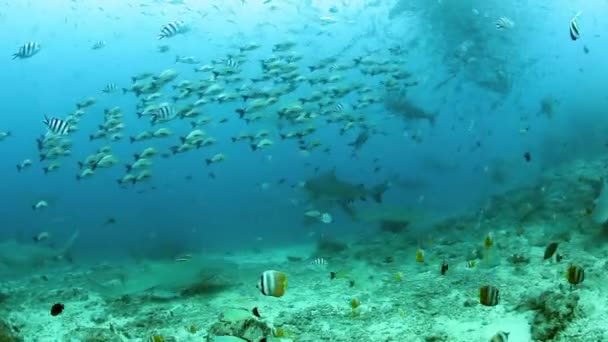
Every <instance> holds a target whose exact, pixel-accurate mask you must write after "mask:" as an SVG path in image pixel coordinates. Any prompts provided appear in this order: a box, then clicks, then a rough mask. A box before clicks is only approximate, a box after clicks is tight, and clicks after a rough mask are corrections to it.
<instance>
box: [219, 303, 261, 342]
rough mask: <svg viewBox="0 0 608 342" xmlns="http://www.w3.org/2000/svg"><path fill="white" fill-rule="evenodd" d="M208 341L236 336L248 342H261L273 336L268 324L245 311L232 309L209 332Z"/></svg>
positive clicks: (223, 314)
mask: <svg viewBox="0 0 608 342" xmlns="http://www.w3.org/2000/svg"><path fill="white" fill-rule="evenodd" d="M208 333H209V335H208V336H207V341H208V342H212V341H215V338H216V337H218V336H236V337H240V338H243V339H245V340H247V341H260V340H261V339H262V338H264V337H267V336H270V335H272V327H271V326H270V325H268V323H266V322H264V321H261V320H259V319H257V318H255V317H254V316H253V315H252V314H251V313H250V312H249V311H247V310H244V309H231V310H228V311H226V312H224V313H222V314H221V315H220V318H219V320H218V321H217V322H216V323H214V324H213V325H211V327H210V328H209V330H208Z"/></svg>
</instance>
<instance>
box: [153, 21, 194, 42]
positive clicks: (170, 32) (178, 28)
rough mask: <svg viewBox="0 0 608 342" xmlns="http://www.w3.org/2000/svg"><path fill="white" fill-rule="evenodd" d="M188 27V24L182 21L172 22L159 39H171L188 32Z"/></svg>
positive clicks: (164, 28)
mask: <svg viewBox="0 0 608 342" xmlns="http://www.w3.org/2000/svg"><path fill="white" fill-rule="evenodd" d="M186 30H187V27H186V24H185V23H184V22H183V21H182V20H176V21H174V22H171V23H169V24H167V25H165V27H163V28H162V29H161V30H160V34H159V35H158V39H159V40H160V39H163V38H171V37H173V36H175V35H178V34H180V33H184V32H186Z"/></svg>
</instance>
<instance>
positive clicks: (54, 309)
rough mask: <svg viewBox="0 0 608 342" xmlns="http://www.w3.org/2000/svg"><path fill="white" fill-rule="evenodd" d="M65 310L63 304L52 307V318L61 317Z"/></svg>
mask: <svg viewBox="0 0 608 342" xmlns="http://www.w3.org/2000/svg"><path fill="white" fill-rule="evenodd" d="M64 308H65V306H64V305H63V304H61V303H56V304H53V306H52V307H51V316H57V315H59V314H60V313H62V312H63V309H64Z"/></svg>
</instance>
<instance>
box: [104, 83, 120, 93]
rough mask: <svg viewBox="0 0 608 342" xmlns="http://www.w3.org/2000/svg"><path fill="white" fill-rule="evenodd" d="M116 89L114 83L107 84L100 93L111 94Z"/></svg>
mask: <svg viewBox="0 0 608 342" xmlns="http://www.w3.org/2000/svg"><path fill="white" fill-rule="evenodd" d="M116 89H118V87H117V86H116V83H108V84H106V86H105V87H104V88H103V90H102V92H104V93H106V94H109V93H113V92H115V91H116Z"/></svg>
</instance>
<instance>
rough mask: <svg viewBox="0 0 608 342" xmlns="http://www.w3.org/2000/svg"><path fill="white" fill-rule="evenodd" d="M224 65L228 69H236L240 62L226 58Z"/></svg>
mask: <svg viewBox="0 0 608 342" xmlns="http://www.w3.org/2000/svg"><path fill="white" fill-rule="evenodd" d="M224 65H225V66H226V67H228V68H230V69H238V68H239V66H240V63H239V62H238V61H235V60H234V59H232V58H228V59H226V60H225V61H224Z"/></svg>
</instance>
